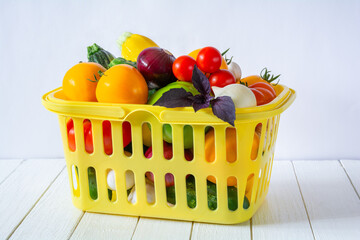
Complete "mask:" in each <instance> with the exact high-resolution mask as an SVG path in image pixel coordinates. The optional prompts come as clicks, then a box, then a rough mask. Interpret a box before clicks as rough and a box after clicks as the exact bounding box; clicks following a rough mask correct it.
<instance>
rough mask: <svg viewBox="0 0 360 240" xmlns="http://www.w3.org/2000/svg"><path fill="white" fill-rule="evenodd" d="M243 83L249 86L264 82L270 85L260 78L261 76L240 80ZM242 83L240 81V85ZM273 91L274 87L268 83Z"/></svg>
mask: <svg viewBox="0 0 360 240" xmlns="http://www.w3.org/2000/svg"><path fill="white" fill-rule="evenodd" d="M240 81H241V82H243V83H247V85H248V86H250V85H253V84H254V83H257V82H264V83H268V82H267V81H266V80H264V79H263V78H262V77H260V76H259V75H252V76H248V77H245V78H242V79H240ZM240 81H238V83H240ZM268 84H269V85H270V86H271V87H272V88H273V89H275V88H274V86H273V85H272V84H270V83H268Z"/></svg>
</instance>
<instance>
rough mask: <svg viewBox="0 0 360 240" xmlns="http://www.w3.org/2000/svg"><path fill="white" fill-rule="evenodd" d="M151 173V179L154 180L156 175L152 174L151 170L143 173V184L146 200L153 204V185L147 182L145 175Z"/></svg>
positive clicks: (154, 197)
mask: <svg viewBox="0 0 360 240" xmlns="http://www.w3.org/2000/svg"><path fill="white" fill-rule="evenodd" d="M148 174H149V175H152V176H153V181H154V182H156V181H157V178H158V175H157V176H154V174H153V173H152V172H149V171H148V172H146V173H145V175H144V181H145V185H146V201H147V203H148V204H150V205H153V204H155V202H156V196H155V186H154V184H153V183H149V182H148V181H147V180H146V175H148Z"/></svg>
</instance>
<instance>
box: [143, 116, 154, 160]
mask: <svg viewBox="0 0 360 240" xmlns="http://www.w3.org/2000/svg"><path fill="white" fill-rule="evenodd" d="M141 134H142V136H141V137H142V141H143V142H142V143H143V152H144V154H145V152H146V150H147V148H148V147H150V146H151V145H152V141H151V124H150V123H149V122H143V123H142V133H141Z"/></svg>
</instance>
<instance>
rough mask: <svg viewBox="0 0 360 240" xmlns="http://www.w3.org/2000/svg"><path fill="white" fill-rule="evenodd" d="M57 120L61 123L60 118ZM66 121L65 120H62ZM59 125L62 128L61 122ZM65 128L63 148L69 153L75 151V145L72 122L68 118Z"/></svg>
mask: <svg viewBox="0 0 360 240" xmlns="http://www.w3.org/2000/svg"><path fill="white" fill-rule="evenodd" d="M59 120H60V122H61V118H60V117H59ZM64 120H65V121H66V118H64ZM60 125H61V126H62V125H63V123H62V122H61V123H60ZM64 125H65V126H66V138H65V139H66V140H65V141H66V144H64V146H67V147H68V148H69V150H70V151H71V152H75V150H76V144H75V130H74V121H73V120H72V119H71V118H69V119H68V120H67V121H66V122H65V124H64Z"/></svg>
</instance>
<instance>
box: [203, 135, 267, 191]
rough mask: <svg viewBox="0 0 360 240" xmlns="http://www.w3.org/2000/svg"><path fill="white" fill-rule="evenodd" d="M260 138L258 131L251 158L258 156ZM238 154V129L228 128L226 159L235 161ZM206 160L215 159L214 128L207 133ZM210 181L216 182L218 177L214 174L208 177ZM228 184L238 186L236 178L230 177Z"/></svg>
mask: <svg viewBox="0 0 360 240" xmlns="http://www.w3.org/2000/svg"><path fill="white" fill-rule="evenodd" d="M259 142H260V138H259V136H258V134H257V133H254V139H253V143H252V149H251V156H250V157H251V159H252V160H254V159H255V158H256V157H257V154H258V149H259ZM236 155H237V144H236V130H235V128H227V129H226V161H227V162H230V163H232V162H235V161H236V157H237V156H236ZM205 160H206V161H207V162H213V161H215V136H214V129H211V130H210V131H209V132H208V133H207V134H206V135H205ZM207 179H208V180H209V181H211V182H213V183H216V179H215V177H213V176H209V177H208V178H207ZM227 185H228V186H236V178H235V177H230V178H228V179H227Z"/></svg>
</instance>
